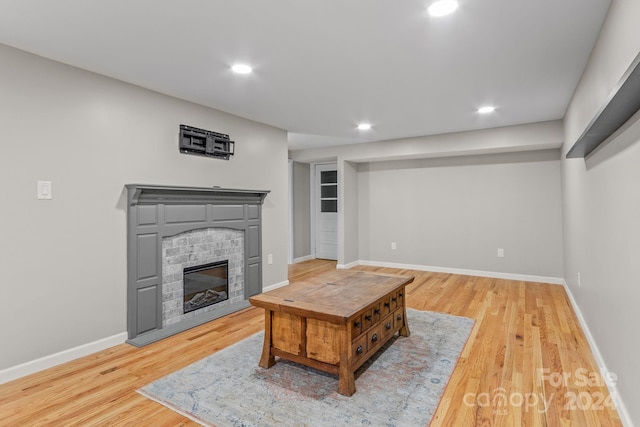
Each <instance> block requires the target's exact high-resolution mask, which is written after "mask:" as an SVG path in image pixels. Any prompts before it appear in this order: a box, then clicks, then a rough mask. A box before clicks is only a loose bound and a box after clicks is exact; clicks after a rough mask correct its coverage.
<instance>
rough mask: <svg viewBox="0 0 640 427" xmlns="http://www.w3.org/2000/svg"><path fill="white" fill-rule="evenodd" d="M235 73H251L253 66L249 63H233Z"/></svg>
mask: <svg viewBox="0 0 640 427" xmlns="http://www.w3.org/2000/svg"><path fill="white" fill-rule="evenodd" d="M231 69H232V70H233V72H234V73H238V74H249V73H250V72H252V71H253V68H251V67H250V66H248V65H247V64H233V66H232V67H231Z"/></svg>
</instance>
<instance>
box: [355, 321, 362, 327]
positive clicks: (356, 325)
mask: <svg viewBox="0 0 640 427" xmlns="http://www.w3.org/2000/svg"><path fill="white" fill-rule="evenodd" d="M360 326H362V323H360V322H353V327H354V328H359V327H360Z"/></svg>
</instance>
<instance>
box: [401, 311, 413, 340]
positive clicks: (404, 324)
mask: <svg viewBox="0 0 640 427" xmlns="http://www.w3.org/2000/svg"><path fill="white" fill-rule="evenodd" d="M402 311H403V313H402V316H403V318H402V327H401V328H400V336H401V337H408V336H409V335H411V331H410V330H409V322H408V321H407V307H406V306H404V307H403V308H402Z"/></svg>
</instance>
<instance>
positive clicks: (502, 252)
mask: <svg viewBox="0 0 640 427" xmlns="http://www.w3.org/2000/svg"><path fill="white" fill-rule="evenodd" d="M498 258H504V249H503V248H498Z"/></svg>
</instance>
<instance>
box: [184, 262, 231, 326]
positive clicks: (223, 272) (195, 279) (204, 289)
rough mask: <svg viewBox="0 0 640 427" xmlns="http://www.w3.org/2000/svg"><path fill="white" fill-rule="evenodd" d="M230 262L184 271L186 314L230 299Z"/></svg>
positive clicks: (198, 266)
mask: <svg viewBox="0 0 640 427" xmlns="http://www.w3.org/2000/svg"><path fill="white" fill-rule="evenodd" d="M228 267H229V262H228V261H219V262H212V263H210V264H203V265H197V266H195V267H187V268H185V269H184V272H183V274H184V276H183V284H184V312H185V313H189V312H190V311H194V310H198V309H199V308H203V307H206V306H209V305H212V304H217V303H219V302H222V301H225V300H227V299H229V268H228Z"/></svg>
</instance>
